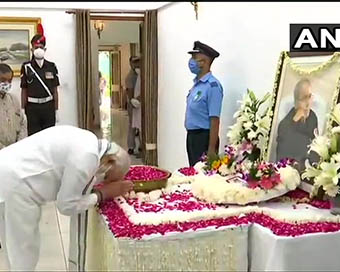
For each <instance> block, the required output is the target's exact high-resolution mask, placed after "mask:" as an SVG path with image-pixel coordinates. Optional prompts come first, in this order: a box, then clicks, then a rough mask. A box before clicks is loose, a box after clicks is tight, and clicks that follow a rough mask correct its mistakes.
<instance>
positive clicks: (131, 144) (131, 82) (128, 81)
mask: <svg viewBox="0 0 340 272" xmlns="http://www.w3.org/2000/svg"><path fill="white" fill-rule="evenodd" d="M136 60H138V57H136V56H131V57H130V59H129V63H130V71H129V73H128V75H127V77H126V78H125V87H126V96H127V111H128V116H129V128H128V138H127V144H128V153H129V154H130V155H132V154H133V153H134V149H135V147H136V141H135V135H136V131H135V129H134V128H133V127H132V118H133V116H132V112H133V106H132V104H131V99H132V98H133V97H134V90H135V86H136V81H137V77H138V75H137V72H136V67H137V63H138V61H136Z"/></svg>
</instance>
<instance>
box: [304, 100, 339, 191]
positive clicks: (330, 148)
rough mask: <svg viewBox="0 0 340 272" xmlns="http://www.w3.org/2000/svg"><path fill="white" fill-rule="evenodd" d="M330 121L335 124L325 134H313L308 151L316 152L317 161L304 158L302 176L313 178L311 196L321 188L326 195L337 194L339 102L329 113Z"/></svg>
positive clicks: (308, 178)
mask: <svg viewBox="0 0 340 272" xmlns="http://www.w3.org/2000/svg"><path fill="white" fill-rule="evenodd" d="M330 118H331V121H334V122H335V123H336V124H337V126H335V127H334V128H333V129H331V130H330V131H329V132H328V133H326V134H325V135H315V136H316V137H315V138H314V139H313V141H312V143H311V145H310V147H309V151H308V152H311V151H314V152H316V153H317V154H318V155H319V157H320V159H319V162H317V163H314V164H311V163H310V162H309V161H308V160H306V162H305V165H306V169H305V171H304V172H303V173H302V178H303V179H307V180H313V181H314V184H313V190H312V192H311V196H315V195H316V194H317V192H318V190H319V188H322V189H323V190H324V191H325V193H326V194H327V195H328V196H331V197H335V196H337V195H338V194H339V189H340V186H339V185H340V184H339V178H340V152H339V150H340V104H337V105H336V106H335V107H334V110H333V112H332V113H331V114H330Z"/></svg>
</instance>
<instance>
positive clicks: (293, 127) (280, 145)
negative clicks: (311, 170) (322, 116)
mask: <svg viewBox="0 0 340 272" xmlns="http://www.w3.org/2000/svg"><path fill="white" fill-rule="evenodd" d="M312 97H313V93H312V84H311V82H310V81H309V80H308V79H306V78H303V79H301V80H299V81H298V82H297V84H296V85H295V89H294V107H293V108H292V109H291V110H290V111H289V112H288V114H287V115H286V116H285V117H284V118H283V119H282V121H281V122H280V124H279V127H278V132H277V148H276V156H277V158H276V159H277V160H281V159H285V158H291V159H295V160H296V161H297V162H298V163H299V164H298V170H299V171H303V170H304V169H305V160H306V159H309V160H310V161H311V163H312V162H316V161H318V156H317V154H316V153H315V152H311V153H310V154H309V155H308V145H310V144H311V142H312V140H313V139H314V134H315V133H317V130H318V118H317V116H316V114H315V112H314V111H313V110H312V109H311V105H312Z"/></svg>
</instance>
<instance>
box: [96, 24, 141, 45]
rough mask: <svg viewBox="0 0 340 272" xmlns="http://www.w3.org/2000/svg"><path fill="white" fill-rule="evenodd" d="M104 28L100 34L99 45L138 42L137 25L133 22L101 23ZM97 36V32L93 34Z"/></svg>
mask: <svg viewBox="0 0 340 272" xmlns="http://www.w3.org/2000/svg"><path fill="white" fill-rule="evenodd" d="M103 22H104V24H105V26H104V30H103V32H102V33H101V34H100V40H99V44H100V45H113V44H122V43H138V42H139V24H140V22H133V21H131V22H130V21H112V22H110V21H103ZM95 35H96V36H98V35H97V32H95Z"/></svg>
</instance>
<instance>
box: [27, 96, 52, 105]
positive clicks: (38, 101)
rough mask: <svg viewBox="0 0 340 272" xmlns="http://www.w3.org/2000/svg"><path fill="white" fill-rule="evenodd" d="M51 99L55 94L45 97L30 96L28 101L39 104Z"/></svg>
mask: <svg viewBox="0 0 340 272" xmlns="http://www.w3.org/2000/svg"><path fill="white" fill-rule="evenodd" d="M51 100H53V96H48V97H44V98H35V97H28V99H27V101H28V102H31V103H37V104H43V103H46V102H48V101H51Z"/></svg>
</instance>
